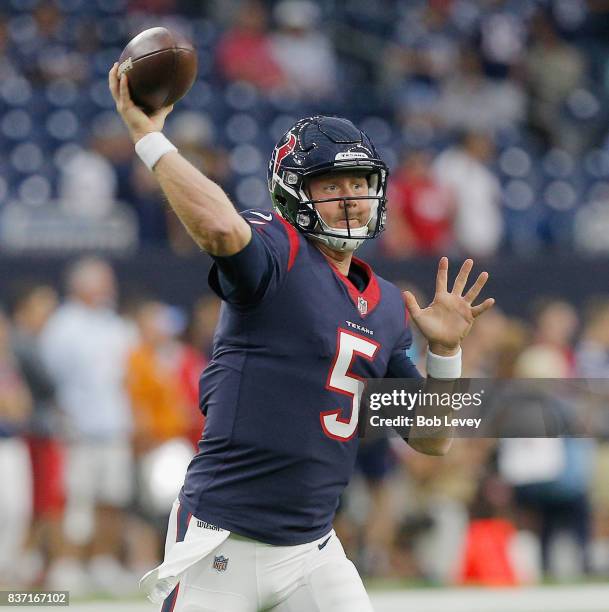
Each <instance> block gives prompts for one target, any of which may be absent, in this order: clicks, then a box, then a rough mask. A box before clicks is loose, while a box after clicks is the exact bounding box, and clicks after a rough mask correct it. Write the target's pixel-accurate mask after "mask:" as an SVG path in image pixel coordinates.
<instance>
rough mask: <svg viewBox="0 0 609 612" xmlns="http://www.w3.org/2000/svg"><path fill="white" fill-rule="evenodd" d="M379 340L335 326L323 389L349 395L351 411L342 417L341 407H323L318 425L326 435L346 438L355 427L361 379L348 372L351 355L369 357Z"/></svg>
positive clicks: (362, 384) (353, 432) (376, 349)
mask: <svg viewBox="0 0 609 612" xmlns="http://www.w3.org/2000/svg"><path fill="white" fill-rule="evenodd" d="M379 346H380V344H378V342H374V341H373V340H370V339H368V338H365V337H364V336H359V335H357V334H354V333H353V332H349V331H346V330H344V329H339V330H338V340H337V347H336V355H335V357H334V362H333V364H332V367H331V368H330V373H329V374H328V380H327V382H326V389H328V390H329V391H336V392H337V393H342V394H343V395H347V396H349V397H351V415H350V416H349V418H348V419H345V418H342V416H341V414H342V410H341V409H340V408H337V409H336V410H327V411H325V412H322V413H321V414H320V415H319V416H320V419H321V426H322V428H323V430H324V432H325V434H326V435H327V436H329V437H330V438H334V439H335V440H350V439H351V438H352V437H353V436H354V435H355V431H356V430H357V419H358V417H359V402H360V399H361V397H362V393H363V391H364V386H365V384H364V381H363V379H362V378H361V377H360V376H357V375H356V374H353V373H352V372H349V369H350V368H351V365H352V364H353V360H354V358H355V355H359V356H360V357H363V358H364V359H368V360H369V361H372V360H373V359H374V356H375V355H376V352H377V351H378V349H379Z"/></svg>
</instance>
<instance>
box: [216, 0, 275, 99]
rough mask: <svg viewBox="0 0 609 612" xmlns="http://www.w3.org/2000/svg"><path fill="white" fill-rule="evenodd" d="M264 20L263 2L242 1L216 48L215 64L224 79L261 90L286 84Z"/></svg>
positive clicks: (269, 89) (266, 18)
mask: <svg viewBox="0 0 609 612" xmlns="http://www.w3.org/2000/svg"><path fill="white" fill-rule="evenodd" d="M267 21H268V15H267V9H266V5H265V4H264V3H263V2H260V1H259V0H245V1H244V2H242V3H241V4H240V5H239V7H238V8H237V13H236V15H235V18H234V22H233V25H232V27H231V28H229V30H228V31H227V32H225V33H224V35H223V36H222V38H221V39H220V41H219V42H218V46H217V49H216V58H217V62H218V67H219V69H220V72H221V74H222V76H223V77H224V78H225V79H227V80H229V81H245V82H247V83H251V84H252V85H255V86H256V87H257V88H259V89H260V90H262V91H263V92H265V93H268V92H270V91H274V90H277V89H282V88H283V87H284V86H285V85H286V79H285V77H284V74H283V72H282V70H281V68H280V66H279V64H278V62H277V60H276V58H275V57H274V55H273V52H272V49H271V43H270V39H269V34H268V26H267Z"/></svg>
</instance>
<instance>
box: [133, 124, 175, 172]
mask: <svg viewBox="0 0 609 612" xmlns="http://www.w3.org/2000/svg"><path fill="white" fill-rule="evenodd" d="M170 151H177V148H176V147H174V146H173V145H172V144H171V142H169V140H168V139H167V138H166V137H165V135H164V134H162V133H161V132H150V133H148V134H146V136H143V137H142V138H140V139H139V140H138V141H137V142H136V143H135V152H136V153H137V154H138V156H139V158H140V159H141V160H142V161H143V162H144V163H145V164H146V166H148V170H152V169H153V168H154V166H155V165H156V163H157V162H158V161H159V159H161V157H163V155H165V153H169V152H170Z"/></svg>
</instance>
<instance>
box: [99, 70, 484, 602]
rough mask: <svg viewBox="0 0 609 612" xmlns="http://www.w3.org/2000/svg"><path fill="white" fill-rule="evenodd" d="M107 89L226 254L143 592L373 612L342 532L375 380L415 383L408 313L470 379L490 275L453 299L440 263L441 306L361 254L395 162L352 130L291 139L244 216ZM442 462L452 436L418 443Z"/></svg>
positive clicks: (207, 240)
mask: <svg viewBox="0 0 609 612" xmlns="http://www.w3.org/2000/svg"><path fill="white" fill-rule="evenodd" d="M109 84H110V89H111V91H112V95H113V97H114V99H115V101H116V105H117V110H118V112H119V113H120V115H121V117H122V118H123V120H124V122H125V124H126V126H127V128H128V129H129V132H130V134H131V137H132V139H133V142H134V143H135V148H136V152H137V153H138V155H139V156H140V157H141V159H142V160H143V161H144V163H145V164H146V165H147V166H148V167H149V168H150V169H151V170H152V171H153V172H154V175H155V177H156V179H157V180H158V182H159V185H160V186H161V188H162V190H163V192H164V193H165V195H166V197H167V199H168V200H169V202H170V204H171V206H172V207H173V209H174V211H175V212H176V214H177V215H178V216H179V217H180V219H181V220H182V223H183V224H184V225H185V227H186V229H187V230H188V232H189V233H190V234H191V236H192V238H193V239H194V240H195V242H196V243H197V244H198V245H199V246H200V247H201V248H202V249H203V250H205V251H206V252H207V253H209V255H210V256H211V257H212V258H213V260H214V263H213V265H212V268H211V271H210V273H209V285H210V287H211V288H212V290H213V291H214V292H215V293H217V294H218V295H219V296H220V297H221V298H222V300H223V305H222V310H221V315H220V321H219V324H218V328H217V331H216V336H215V342H214V350H213V356H212V360H211V362H210V364H209V365H208V367H207V368H206V370H205V372H204V373H203V375H202V378H201V385H200V388H201V397H200V407H201V410H202V411H203V413H204V414H205V415H206V417H207V418H206V422H205V428H204V431H203V436H202V439H201V441H200V442H199V451H198V453H197V454H196V456H195V457H194V458H193V460H192V462H191V464H190V466H189V468H188V471H187V474H186V477H185V482H184V486H183V488H182V490H181V493H180V496H179V499H178V500H176V502H175V504H174V507H173V510H172V513H171V516H170V519H169V532H168V536H167V544H166V549H165V560H164V562H163V564H162V565H161V566H160V567H159V568H156V569H155V570H153V571H152V572H150V573H149V574H147V576H145V577H144V579H143V586H144V588H145V589H146V590H148V591H149V593H150V597H151V599H152V600H159V601H160V600H162V599H163V598H165V600H164V603H163V604H162V608H161V609H162V611H163V612H169V611H172V612H187V611H188V612H203V611H215V612H247V611H252V612H254V611H256V610H275V611H277V612H287V611H294V612H314V611H315V610H319V611H322V612H343V611H344V612H364V611H369V610H372V607H371V604H370V600H369V598H368V596H367V594H366V591H365V589H364V587H363V584H362V581H361V579H360V577H359V575H358V573H357V570H356V569H355V567H354V565H353V564H352V563H351V561H349V560H348V559H347V558H346V556H345V553H344V551H343V548H342V546H341V543H340V542H339V540H338V539H337V537H336V535H335V533H334V531H333V529H332V519H333V516H334V512H335V510H336V506H337V502H338V498H339V495H340V493H341V491H342V490H343V489H344V487H345V486H346V485H347V483H348V481H349V478H350V475H351V472H352V469H353V465H354V461H355V456H356V451H357V444H358V442H357V436H356V435H355V434H356V430H357V420H358V409H357V408H358V406H357V404H358V399H359V396H360V394H361V388H362V386H363V385H362V379H364V378H373V377H401V378H412V377H418V376H420V374H419V373H418V372H417V369H416V368H415V366H414V365H413V364H412V363H411V361H410V360H409V358H408V357H407V355H406V349H407V348H408V346H409V344H410V342H411V331H410V329H409V326H408V322H407V321H408V319H407V316H406V311H405V307H404V301H405V302H406V305H407V307H408V310H409V312H410V315H411V316H412V318H413V319H414V321H415V323H416V324H417V325H418V327H419V328H420V330H421V332H422V333H423V334H424V335H425V337H426V338H427V340H428V341H429V352H428V356H427V370H428V373H429V375H431V376H433V377H436V378H446V379H451V378H457V377H458V376H460V370H461V352H460V351H461V349H460V344H461V341H462V339H463V338H464V337H465V336H466V335H467V333H468V331H469V329H470V328H471V326H472V324H473V322H474V319H475V318H476V317H477V316H479V315H480V314H482V313H483V312H484V311H485V310H487V309H488V308H490V307H491V306H492V304H493V300H491V299H487V300H486V301H484V302H483V303H481V304H479V305H477V306H473V305H472V302H473V301H474V300H475V299H476V297H477V296H478V294H479V292H480V290H481V289H482V287H483V285H484V283H485V282H486V279H487V274H486V273H485V272H483V273H482V274H480V276H479V277H478V279H477V280H476V282H475V283H474V284H473V285H472V286H471V288H470V289H469V290H468V291H467V292H466V293H465V294H463V291H464V288H465V285H466V282H467V278H468V274H469V272H470V270H471V269H472V265H473V262H472V261H471V260H467V261H466V262H465V263H464V264H463V266H462V267H461V270H460V272H459V273H458V275H457V277H456V280H455V283H454V286H453V288H452V291H449V290H448V287H447V272H448V261H447V259H446V258H442V259H441V260H440V264H439V267H438V274H437V281H436V294H435V296H434V300H433V302H432V303H431V305H430V306H428V307H427V308H424V309H422V308H420V307H419V305H418V304H417V302H416V300H415V298H414V296H413V295H412V294H410V293H406V294H405V297H404V298H403V296H402V295H401V294H400V291H399V290H398V289H397V288H396V287H395V286H394V285H392V284H391V283H389V282H387V281H385V280H384V279H382V278H380V277H378V276H376V275H375V274H374V272H373V271H372V269H371V268H370V266H369V265H368V264H366V263H365V262H363V261H361V260H359V259H357V258H356V257H354V255H353V252H354V251H355V249H357V247H358V246H360V245H361V244H362V243H363V242H364V241H366V240H370V239H373V238H375V237H376V236H378V234H379V233H380V232H381V231H382V230H383V227H384V224H385V193H386V184H387V168H386V166H385V164H384V162H383V161H382V160H381V159H380V157H379V155H378V154H377V152H376V150H375V148H374V145H373V143H372V142H371V141H370V139H369V138H368V136H366V134H364V133H363V132H362V131H361V130H359V129H358V128H357V127H355V125H353V123H351V122H350V121H348V120H347V119H341V118H336V117H323V116H318V117H310V118H306V119H302V120H301V121H298V122H297V123H296V124H295V125H294V126H293V127H292V128H291V129H290V130H288V132H287V133H286V134H285V135H284V136H283V138H282V139H281V140H280V142H279V143H278V145H277V146H276V148H275V150H274V151H273V154H272V158H271V160H270V164H269V171H268V182H269V189H270V193H271V198H272V201H273V206H274V211H271V210H266V209H265V210H249V211H246V212H245V213H243V214H239V213H238V212H237V211H236V210H235V208H234V206H233V205H232V203H231V202H230V200H229V199H228V197H227V196H226V194H225V193H224V192H223V190H222V189H221V188H220V187H219V186H218V185H216V184H215V183H213V182H212V181H210V180H209V179H208V178H206V177H205V175H204V174H203V173H201V172H200V171H198V170H197V169H196V168H194V167H193V166H192V165H190V164H189V163H188V162H187V161H186V160H185V159H184V158H183V157H182V156H181V155H180V154H179V153H178V152H177V151H176V149H175V147H174V146H173V145H172V144H171V143H170V142H169V141H168V140H167V139H166V138H165V136H164V135H163V134H162V132H161V130H162V128H163V124H164V120H165V118H166V116H167V114H168V113H169V112H170V111H171V108H170V107H168V108H164V109H161V110H159V111H157V112H156V113H154V114H152V115H151V116H147V115H146V114H144V113H143V112H142V111H141V110H140V109H139V108H138V107H136V106H135V105H134V104H133V102H132V101H131V99H130V96H129V91H128V83H127V77H126V76H124V75H123V76H122V78H121V79H120V80H119V79H118V78H117V67H116V65H115V66H114V67H113V68H112V69H111V71H110V73H109ZM409 443H410V444H411V445H412V446H414V447H415V448H416V449H417V450H419V451H421V452H424V453H429V454H444V453H445V452H446V451H447V449H448V446H449V445H450V439H449V438H446V437H444V438H434V439H416V440H415V439H411V440H409Z"/></svg>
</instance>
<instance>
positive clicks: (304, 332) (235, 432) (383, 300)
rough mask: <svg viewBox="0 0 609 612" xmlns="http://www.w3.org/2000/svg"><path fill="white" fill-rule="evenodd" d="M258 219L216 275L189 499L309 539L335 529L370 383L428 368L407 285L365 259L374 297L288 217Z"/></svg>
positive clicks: (266, 530) (251, 214)
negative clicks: (419, 362)
mask: <svg viewBox="0 0 609 612" xmlns="http://www.w3.org/2000/svg"><path fill="white" fill-rule="evenodd" d="M244 218H245V219H246V221H247V222H248V223H250V225H251V227H252V239H251V241H250V243H249V244H248V245H247V246H246V247H245V248H244V249H243V250H242V251H241V252H239V253H237V254H236V255H233V256H230V257H223V258H220V257H216V258H215V260H216V261H215V263H214V265H213V266H212V269H211V271H210V276H209V282H210V286H211V287H212V289H213V290H214V291H215V292H216V293H217V294H218V295H219V296H220V297H222V298H223V300H224V301H223V304H222V309H221V314H220V321H219V323H218V327H217V330H216V334H215V338H214V350H213V356H212V359H211V362H210V363H209V365H208V367H207V368H206V370H205V372H204V373H203V375H202V377H201V383H200V390H201V396H200V406H201V409H202V411H203V413H204V414H205V415H206V417H207V418H206V422H205V429H204V432H203V437H202V440H201V441H200V442H199V452H198V453H197V455H196V456H195V457H194V459H193V460H192V462H191V464H190V466H189V468H188V471H187V474H186V479H185V483H184V486H183V488H182V491H181V493H180V501H181V503H182V504H183V505H184V506H185V507H186V508H187V510H188V511H189V512H191V513H192V514H193V515H194V516H196V517H197V518H199V519H201V520H204V521H207V522H209V523H213V524H215V525H218V526H220V527H222V528H224V529H227V530H230V531H233V532H235V533H238V534H241V535H244V536H247V537H251V538H254V539H256V540H259V541H261V542H266V543H269V544H276V545H292V544H302V543H306V542H311V541H313V540H315V539H317V538H319V537H321V536H323V535H324V534H325V533H327V532H328V531H329V530H330V529H331V524H332V519H333V517H334V513H335V510H336V507H337V504H338V498H339V496H340V494H341V492H342V491H343V489H344V487H345V486H346V485H347V483H348V481H349V479H350V477H351V474H352V471H353V467H354V463H355V456H356V453H357V444H358V442H357V435H356V430H357V418H358V412H357V410H356V409H354V406H356V405H357V401H358V397H359V395H360V394H361V391H362V386H363V383H362V379H364V378H373V377H388V376H393V377H404V378H412V377H417V376H420V375H419V373H418V372H417V370H416V368H415V366H414V365H413V364H412V362H411V361H410V359H409V358H408V357H407V355H406V349H407V348H408V347H409V345H410V342H411V333H410V330H409V328H408V324H407V318H406V314H405V307H404V302H403V300H402V296H401V294H400V291H399V290H398V289H397V287H395V286H394V285H392V284H391V283H389V282H387V281H385V280H383V279H382V278H379V277H378V276H376V275H375V274H374V273H373V272H372V270H371V269H370V268H369V266H367V264H365V263H364V262H361V261H359V260H357V259H356V258H354V259H353V263H352V264H351V265H352V267H353V266H356V267H357V268H358V269H359V272H360V273H361V276H362V277H364V278H365V279H366V283H367V285H366V286H365V287H362V289H363V290H361V291H360V290H358V288H357V287H356V286H355V285H354V284H353V283H352V282H351V281H350V280H349V279H348V278H347V277H345V276H344V275H343V274H341V273H340V272H339V271H338V270H337V269H336V268H335V267H334V266H333V265H332V264H331V263H330V262H329V261H328V260H327V259H326V257H325V256H324V255H323V254H322V253H321V251H320V250H319V249H318V248H317V247H316V246H315V244H314V243H313V242H311V241H310V240H308V239H306V238H305V237H304V236H303V235H302V234H300V233H299V232H298V231H297V230H295V229H294V228H293V227H292V226H291V225H290V224H288V223H287V222H286V221H284V220H283V219H282V218H281V217H280V216H279V215H277V214H275V213H271V212H269V211H247V212H245V213H244Z"/></svg>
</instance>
